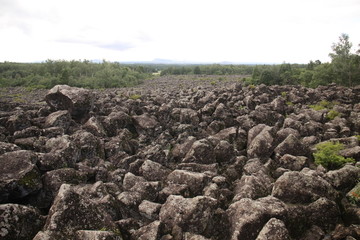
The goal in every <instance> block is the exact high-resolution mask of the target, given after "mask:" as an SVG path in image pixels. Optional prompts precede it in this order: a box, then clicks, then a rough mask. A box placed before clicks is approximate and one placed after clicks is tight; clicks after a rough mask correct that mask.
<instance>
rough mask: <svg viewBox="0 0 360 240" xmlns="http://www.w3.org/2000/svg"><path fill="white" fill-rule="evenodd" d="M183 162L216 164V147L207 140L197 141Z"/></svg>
mask: <svg viewBox="0 0 360 240" xmlns="http://www.w3.org/2000/svg"><path fill="white" fill-rule="evenodd" d="M182 162H184V163H186V162H195V163H200V164H212V163H215V162H216V156H215V154H214V147H213V146H212V144H211V142H209V141H208V140H206V139H201V140H198V141H195V142H194V143H193V145H192V146H191V148H190V150H189V152H188V153H187V154H186V156H185V158H184V159H183V161H182Z"/></svg>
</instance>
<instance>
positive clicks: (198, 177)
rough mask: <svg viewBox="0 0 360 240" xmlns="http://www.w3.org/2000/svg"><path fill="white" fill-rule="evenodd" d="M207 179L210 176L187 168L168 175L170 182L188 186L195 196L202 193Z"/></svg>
mask: <svg viewBox="0 0 360 240" xmlns="http://www.w3.org/2000/svg"><path fill="white" fill-rule="evenodd" d="M207 181H208V177H207V176H206V175H205V174H203V173H196V172H190V171H185V170H174V171H172V172H171V173H170V174H169V175H168V177H167V182H168V183H175V184H184V185H186V186H188V188H189V190H190V192H191V193H192V194H193V195H194V196H196V195H200V194H201V193H202V190H203V188H204V187H205V185H206V183H207Z"/></svg>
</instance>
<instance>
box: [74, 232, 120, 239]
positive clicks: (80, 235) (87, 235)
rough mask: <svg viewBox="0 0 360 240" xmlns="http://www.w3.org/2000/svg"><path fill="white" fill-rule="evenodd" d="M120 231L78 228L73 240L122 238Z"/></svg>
mask: <svg viewBox="0 0 360 240" xmlns="http://www.w3.org/2000/svg"><path fill="white" fill-rule="evenodd" d="M122 239H123V238H122V237H121V234H120V233H115V232H112V231H96V230H79V231H76V237H75V240H122Z"/></svg>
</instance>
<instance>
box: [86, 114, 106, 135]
mask: <svg viewBox="0 0 360 240" xmlns="http://www.w3.org/2000/svg"><path fill="white" fill-rule="evenodd" d="M82 127H83V129H85V130H86V131H89V132H91V133H92V134H94V135H95V136H98V137H104V136H106V132H105V129H104V127H103V125H102V124H101V122H100V121H99V120H98V119H97V118H96V117H90V118H89V119H88V120H87V122H86V123H84V124H83V126H82Z"/></svg>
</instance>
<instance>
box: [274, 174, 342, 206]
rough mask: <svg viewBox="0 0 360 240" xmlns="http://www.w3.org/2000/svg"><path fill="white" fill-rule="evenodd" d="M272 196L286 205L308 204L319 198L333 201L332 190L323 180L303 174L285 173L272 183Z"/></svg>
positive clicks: (335, 196)
mask: <svg viewBox="0 0 360 240" xmlns="http://www.w3.org/2000/svg"><path fill="white" fill-rule="evenodd" d="M272 195H273V196H274V197H277V198H279V199H281V200H283V201H284V202H288V203H310V202H314V201H316V200H317V199H319V198H321V197H326V198H328V199H330V200H335V199H336V198H337V197H338V194H337V192H336V191H335V190H334V188H333V187H332V186H331V185H330V184H329V183H328V182H327V181H325V180H324V179H323V178H321V177H319V176H314V175H310V174H306V173H303V172H286V173H284V174H283V175H282V176H281V177H279V178H278V179H277V180H276V182H275V183H274V188H273V191H272Z"/></svg>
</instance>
